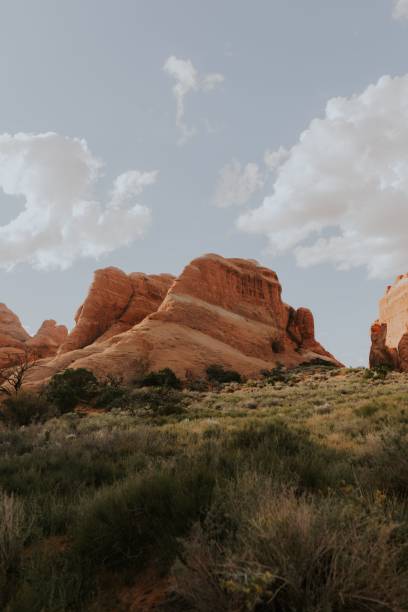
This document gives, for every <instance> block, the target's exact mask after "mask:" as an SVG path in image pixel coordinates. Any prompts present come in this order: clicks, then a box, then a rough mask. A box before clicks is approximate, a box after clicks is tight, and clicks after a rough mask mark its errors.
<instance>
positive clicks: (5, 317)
mask: <svg viewBox="0 0 408 612" xmlns="http://www.w3.org/2000/svg"><path fill="white" fill-rule="evenodd" d="M67 334H68V330H67V328H66V327H65V325H57V324H56V322H55V321H53V320H49V321H44V323H43V324H42V325H41V327H40V329H39V330H38V332H37V333H36V335H35V336H34V337H33V338H31V336H30V335H29V334H28V333H27V331H26V330H25V329H24V327H23V326H22V324H21V321H20V319H19V318H18V316H17V315H16V314H14V312H13V311H12V310H10V309H9V308H8V307H7V306H6V305H5V304H0V367H2V368H3V367H6V366H8V365H10V364H12V363H14V362H15V361H16V359H18V357H19V356H22V355H27V356H28V357H29V358H32V359H40V358H43V357H52V356H54V355H55V354H56V353H57V351H58V348H59V347H60V345H61V343H62V342H63V340H64V339H65V338H66V336H67Z"/></svg>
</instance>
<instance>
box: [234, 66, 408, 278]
mask: <svg viewBox="0 0 408 612" xmlns="http://www.w3.org/2000/svg"><path fill="white" fill-rule="evenodd" d="M238 226H239V227H240V228H241V229H243V230H247V231H251V232H257V233H260V234H265V235H266V236H267V237H268V239H269V242H270V246H271V250H272V251H273V252H285V251H289V250H293V251H294V254H295V256H296V259H297V261H298V263H299V264H300V265H302V266H308V265H311V264H317V263H321V262H331V263H333V264H334V265H335V266H337V267H338V268H340V269H349V268H351V267H354V266H365V267H366V268H367V269H368V271H369V274H370V276H373V277H374V276H376V277H384V276H388V275H391V276H394V275H395V274H397V273H399V272H401V271H402V272H405V271H406V270H407V269H408V241H407V228H408V75H406V76H403V77H397V78H391V77H389V76H385V77H382V78H381V79H380V80H379V82H378V83H377V84H375V85H370V86H369V87H368V88H367V89H366V90H365V91H364V92H363V93H362V94H360V95H354V96H352V97H351V98H334V99H331V100H330V101H329V102H328V104H327V107H326V113H325V116H324V118H323V119H314V120H313V121H312V122H311V124H310V125H309V127H308V129H307V130H306V131H305V132H303V133H302V134H301V136H300V139H299V142H298V143H297V144H296V145H295V146H294V147H293V148H292V149H291V150H290V151H289V156H288V159H287V160H286V161H285V162H284V163H283V164H282V165H281V166H280V167H279V168H278V170H277V172H276V177H275V182H274V186H273V192H272V194H271V195H270V196H269V197H267V198H265V200H264V202H263V204H262V205H261V206H260V207H259V208H257V209H255V210H253V211H251V212H249V213H247V214H243V215H241V217H240V218H239V220H238Z"/></svg>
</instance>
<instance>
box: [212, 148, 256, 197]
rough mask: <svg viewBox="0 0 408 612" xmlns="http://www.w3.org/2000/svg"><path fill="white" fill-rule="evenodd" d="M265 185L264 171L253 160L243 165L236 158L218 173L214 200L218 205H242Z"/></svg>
mask: <svg viewBox="0 0 408 612" xmlns="http://www.w3.org/2000/svg"><path fill="white" fill-rule="evenodd" d="M263 185H264V177H263V172H262V170H261V169H260V167H259V166H258V164H255V163H253V162H251V163H249V164H247V165H246V166H244V167H243V166H242V165H241V164H240V163H239V161H237V160H236V159H234V160H232V162H230V163H229V164H227V165H226V166H224V167H223V168H222V170H221V171H220V173H219V175H218V181H217V186H216V190H215V196H214V202H215V204H216V206H219V207H226V206H234V205H238V206H242V205H243V204H246V203H247V202H248V201H249V200H250V198H251V197H252V196H253V195H254V193H256V192H257V191H258V190H259V189H261V188H262V187H263Z"/></svg>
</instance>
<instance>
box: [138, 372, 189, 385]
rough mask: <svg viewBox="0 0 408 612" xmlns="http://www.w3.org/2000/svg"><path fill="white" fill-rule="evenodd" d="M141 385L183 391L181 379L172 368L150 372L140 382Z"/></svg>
mask: <svg viewBox="0 0 408 612" xmlns="http://www.w3.org/2000/svg"><path fill="white" fill-rule="evenodd" d="M139 385H140V386H141V387H167V388H169V389H181V386H182V385H181V381H180V379H179V378H177V376H176V375H175V373H174V372H173V370H171V369H170V368H164V369H163V370H159V371H158V372H150V374H147V375H146V376H144V377H143V378H142V379H141V380H140V381H139Z"/></svg>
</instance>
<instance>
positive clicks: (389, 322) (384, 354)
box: [370, 274, 408, 372]
mask: <svg viewBox="0 0 408 612" xmlns="http://www.w3.org/2000/svg"><path fill="white" fill-rule="evenodd" d="M379 314H380V316H379V319H378V320H377V321H375V322H374V323H373V325H372V326H371V350H370V367H372V368H373V367H378V366H381V365H385V366H388V367H390V368H392V369H395V370H401V371H403V372H408V274H401V275H400V276H398V277H397V278H396V279H395V282H394V283H393V284H392V285H389V286H388V287H387V291H386V293H385V295H384V296H383V297H382V298H381V300H380V313H379Z"/></svg>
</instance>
